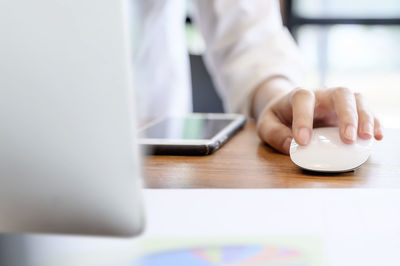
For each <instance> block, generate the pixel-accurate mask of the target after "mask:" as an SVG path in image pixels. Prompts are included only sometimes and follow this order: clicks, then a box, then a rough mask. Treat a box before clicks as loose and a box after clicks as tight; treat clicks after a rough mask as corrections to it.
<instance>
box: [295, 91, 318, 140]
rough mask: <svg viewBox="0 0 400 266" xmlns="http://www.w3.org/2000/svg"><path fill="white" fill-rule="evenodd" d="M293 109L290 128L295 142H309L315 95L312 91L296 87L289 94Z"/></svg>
mask: <svg viewBox="0 0 400 266" xmlns="http://www.w3.org/2000/svg"><path fill="white" fill-rule="evenodd" d="M291 102H292V109H293V123H292V130H293V136H294V139H295V140H296V142H297V143H298V144H300V145H307V144H308V143H309V142H310V139H311V134H312V128H313V121H314V107H315V95H314V92H312V91H309V90H305V89H297V90H295V91H293V93H292V95H291Z"/></svg>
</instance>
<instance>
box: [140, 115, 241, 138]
mask: <svg viewBox="0 0 400 266" xmlns="http://www.w3.org/2000/svg"><path fill="white" fill-rule="evenodd" d="M232 121H233V120H232V119H208V118H204V117H182V118H166V119H164V120H162V121H160V122H158V123H156V124H153V125H151V126H150V127H148V128H147V129H145V130H144V131H142V132H140V135H139V136H140V137H141V138H150V139H186V140H198V139H211V138H213V137H214V136H215V135H216V134H218V133H219V132H220V131H221V130H222V129H224V128H225V127H226V126H228V125H229V124H230V123H231V122H232Z"/></svg>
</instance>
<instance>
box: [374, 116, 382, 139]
mask: <svg viewBox="0 0 400 266" xmlns="http://www.w3.org/2000/svg"><path fill="white" fill-rule="evenodd" d="M382 132H383V130H382V125H381V122H380V121H379V119H378V118H376V117H375V118H374V136H375V139H376V140H382V139H383V133H382Z"/></svg>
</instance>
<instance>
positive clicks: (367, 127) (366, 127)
mask: <svg viewBox="0 0 400 266" xmlns="http://www.w3.org/2000/svg"><path fill="white" fill-rule="evenodd" d="M363 133H364V134H367V135H369V136H370V137H372V125H371V123H365V124H364V126H363Z"/></svg>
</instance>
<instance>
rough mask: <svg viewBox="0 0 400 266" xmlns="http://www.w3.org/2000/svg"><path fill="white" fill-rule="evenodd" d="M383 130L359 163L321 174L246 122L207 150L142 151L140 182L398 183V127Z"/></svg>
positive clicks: (264, 184)
mask: <svg viewBox="0 0 400 266" xmlns="http://www.w3.org/2000/svg"><path fill="white" fill-rule="evenodd" d="M384 133H385V138H384V140H383V141H382V142H380V143H376V145H375V147H374V150H373V153H372V155H371V157H370V158H369V160H368V162H367V163H365V164H364V165H363V166H362V167H361V168H359V169H357V170H356V171H354V172H349V173H344V174H327V175H322V174H314V173H308V172H304V171H302V170H300V169H299V168H298V167H297V166H295V165H294V164H293V163H292V162H291V160H290V158H289V156H286V155H282V154H279V153H276V152H275V151H273V150H272V149H271V148H269V147H268V146H266V145H264V144H263V143H262V142H261V141H260V140H259V138H258V136H257V135H256V129H255V124H254V123H251V122H250V123H248V124H246V126H245V128H244V130H242V131H241V132H240V133H238V134H237V135H236V136H234V137H233V139H231V140H230V141H229V142H228V143H226V145H225V146H223V147H222V148H221V149H220V150H218V151H217V152H215V153H214V154H212V155H209V156H148V157H146V158H147V159H146V160H145V161H144V175H145V184H146V186H147V187H149V188H346V187H348V188H350V187H351V188H357V187H358V188H362V187H370V188H377V187H380V188H382V187H384V188H399V187H400V153H399V152H398V151H399V150H400V129H386V130H385V132H384ZM396 150H397V152H396Z"/></svg>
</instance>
